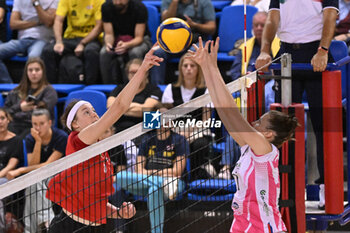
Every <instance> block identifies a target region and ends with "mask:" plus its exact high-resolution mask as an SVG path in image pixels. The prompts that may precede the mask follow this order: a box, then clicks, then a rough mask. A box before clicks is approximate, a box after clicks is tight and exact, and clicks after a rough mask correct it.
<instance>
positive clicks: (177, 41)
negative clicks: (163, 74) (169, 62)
mask: <svg viewBox="0 0 350 233" xmlns="http://www.w3.org/2000/svg"><path fill="white" fill-rule="evenodd" d="M157 41H158V44H159V46H160V47H161V48H162V49H163V50H164V51H166V52H168V53H180V52H182V51H184V50H186V49H187V48H188V47H189V46H190V44H191V42H192V32H191V28H190V26H189V25H188V24H187V23H186V22H185V21H184V20H182V19H179V18H169V19H166V20H164V21H163V22H162V23H161V24H160V25H159V27H158V29H157Z"/></svg>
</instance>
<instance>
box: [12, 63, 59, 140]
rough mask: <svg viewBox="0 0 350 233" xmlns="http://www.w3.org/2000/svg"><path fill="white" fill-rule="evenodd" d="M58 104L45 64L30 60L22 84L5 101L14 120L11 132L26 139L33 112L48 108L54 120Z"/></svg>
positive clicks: (25, 68)
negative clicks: (47, 76)
mask: <svg viewBox="0 0 350 233" xmlns="http://www.w3.org/2000/svg"><path fill="white" fill-rule="evenodd" d="M56 103H57V93H56V91H55V89H54V88H53V87H52V86H51V85H50V84H49V82H48V81H47V78H46V73H45V65H44V62H43V61H42V60H41V59H40V58H38V57H31V58H29V59H28V61H27V63H26V65H25V67H24V72H23V77H22V80H21V82H20V83H19V85H18V86H17V87H16V88H15V89H13V90H12V91H11V92H10V93H9V94H8V96H7V98H6V101H5V108H6V109H7V110H8V112H9V113H10V114H11V116H12V118H13V121H12V122H11V123H10V130H11V131H12V132H14V133H15V134H17V135H18V136H20V137H21V138H24V136H25V135H27V134H28V133H29V130H30V128H32V123H31V118H32V111H33V110H34V109H36V108H47V109H48V110H49V112H50V114H51V117H52V118H53V116H54V107H55V105H56Z"/></svg>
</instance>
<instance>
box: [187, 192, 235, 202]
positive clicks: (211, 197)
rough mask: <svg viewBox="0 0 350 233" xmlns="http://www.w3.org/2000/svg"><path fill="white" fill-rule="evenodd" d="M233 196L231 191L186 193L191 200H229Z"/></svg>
mask: <svg viewBox="0 0 350 233" xmlns="http://www.w3.org/2000/svg"><path fill="white" fill-rule="evenodd" d="M233 197H234V194H233V193H229V194H225V195H208V196H205V195H197V194H193V193H188V194H187V198H188V200H191V201H231V200H232V199H233Z"/></svg>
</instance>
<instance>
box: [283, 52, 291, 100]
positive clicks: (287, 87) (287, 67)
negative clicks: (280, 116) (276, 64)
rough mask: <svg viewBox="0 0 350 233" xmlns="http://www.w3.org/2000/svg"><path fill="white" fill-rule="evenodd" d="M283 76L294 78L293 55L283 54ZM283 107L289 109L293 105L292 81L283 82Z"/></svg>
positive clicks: (284, 80)
mask: <svg viewBox="0 0 350 233" xmlns="http://www.w3.org/2000/svg"><path fill="white" fill-rule="evenodd" d="M281 75H282V76H285V77H292V55H291V54H288V53H284V54H282V57H281ZM281 94H282V101H281V102H282V105H283V106H284V107H288V106H289V105H290V104H291V103H292V80H291V79H282V80H281Z"/></svg>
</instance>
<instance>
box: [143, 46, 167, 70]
mask: <svg viewBox="0 0 350 233" xmlns="http://www.w3.org/2000/svg"><path fill="white" fill-rule="evenodd" d="M157 49H159V46H158V42H156V43H155V44H154V45H153V46H152V48H151V49H150V50H149V51H148V52H147V53H146V55H145V58H144V59H143V62H142V66H144V68H145V69H146V70H149V69H151V68H152V67H153V66H160V64H159V63H160V62H162V61H163V58H160V57H158V56H156V55H153V53H154V51H156V50H157Z"/></svg>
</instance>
